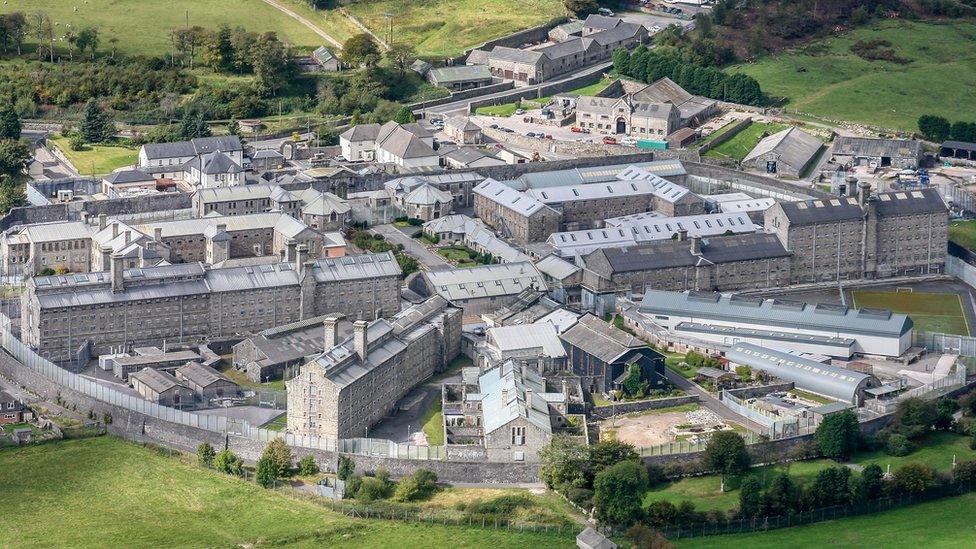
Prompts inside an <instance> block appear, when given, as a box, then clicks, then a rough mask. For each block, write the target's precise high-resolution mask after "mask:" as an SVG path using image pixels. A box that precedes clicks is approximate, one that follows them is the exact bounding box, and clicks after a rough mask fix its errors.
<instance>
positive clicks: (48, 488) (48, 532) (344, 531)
mask: <svg viewBox="0 0 976 549" xmlns="http://www.w3.org/2000/svg"><path fill="white" fill-rule="evenodd" d="M187 459H192V458H187ZM65 464H71V465H70V466H68V467H66V466H65ZM0 493H2V494H4V496H5V498H6V501H5V504H4V512H3V513H2V514H0V546H3V547H35V546H45V547H231V546H252V547H253V546H259V545H260V546H269V545H283V544H286V543H288V544H295V545H299V546H301V545H305V546H309V547H312V546H316V547H366V546H370V547H432V546H444V545H451V546H452V547H485V546H489V547H513V548H514V547H573V546H574V544H573V536H572V534H564V535H554V534H542V533H540V534H530V533H522V532H519V531H518V530H514V531H509V530H502V529H499V530H492V529H481V528H468V527H453V526H440V525H437V524H410V523H402V522H395V521H381V520H364V519H354V518H349V517H346V516H343V515H340V514H336V513H332V512H329V511H327V510H326V509H325V508H323V507H320V506H319V505H317V504H316V503H314V502H313V501H309V500H307V499H299V498H297V497H293V496H290V495H288V494H287V493H281V492H273V491H269V490H265V489H262V488H260V487H258V486H257V485H256V484H254V483H247V482H244V481H242V480H239V479H235V478H231V477H228V476H226V475H222V474H219V473H215V472H211V471H207V470H204V469H200V468H198V467H196V466H195V465H188V464H186V463H183V462H181V461H180V460H179V459H174V458H170V457H165V456H162V455H159V454H157V453H155V452H153V451H150V450H147V449H144V448H142V447H140V446H137V445H135V444H130V443H127V442H124V441H122V440H119V439H116V438H112V437H98V438H92V439H86V440H76V441H65V442H56V443H49V444H43V445H38V446H28V447H23V448H18V449H10V450H2V451H0Z"/></svg>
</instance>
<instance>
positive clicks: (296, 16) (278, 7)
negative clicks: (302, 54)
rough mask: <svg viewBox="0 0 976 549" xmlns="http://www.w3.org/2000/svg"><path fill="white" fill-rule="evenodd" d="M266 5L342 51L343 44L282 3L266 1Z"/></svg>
mask: <svg viewBox="0 0 976 549" xmlns="http://www.w3.org/2000/svg"><path fill="white" fill-rule="evenodd" d="M264 3H265V4H268V5H269V6H271V7H273V8H275V9H276V10H278V11H280V12H281V13H284V14H285V15H287V16H288V17H291V18H292V19H295V20H296V21H298V22H299V23H301V24H303V25H305V26H306V27H308V28H309V29H311V30H312V32H314V33H315V34H317V35H319V36H321V37H322V38H324V39H325V41H326V42H328V43H330V44H332V45H333V46H335V47H337V48H339V49H340V50H341V49H342V42H339V41H338V40H336V39H335V38H333V37H332V36H330V35H329V34H328V33H327V32H325V31H324V30H322V29H320V28H319V27H318V26H317V25H316V24H315V23H313V22H311V21H309V20H308V19H307V18H305V17H302V16H301V15H299V14H297V13H295V12H294V11H292V10H290V9H288V8H287V7H285V6H283V5H281V4H280V3H278V2H276V1H275V0H264Z"/></svg>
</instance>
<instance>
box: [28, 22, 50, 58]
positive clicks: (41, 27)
mask: <svg viewBox="0 0 976 549" xmlns="http://www.w3.org/2000/svg"><path fill="white" fill-rule="evenodd" d="M31 28H32V29H33V31H34V36H35V37H36V38H37V42H38V47H37V53H38V55H39V56H40V58H41V59H44V57H45V55H46V56H48V57H49V61H51V63H54V40H55V38H54V22H53V21H51V17H50V16H49V15H48V14H47V13H45V12H43V11H37V12H34V14H33V16H32V19H31ZM45 52H46V53H45Z"/></svg>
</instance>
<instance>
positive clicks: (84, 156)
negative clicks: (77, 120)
mask: <svg viewBox="0 0 976 549" xmlns="http://www.w3.org/2000/svg"><path fill="white" fill-rule="evenodd" d="M52 137H53V136H52ZM48 142H49V143H53V144H54V145H55V146H57V148H58V149H60V150H61V152H63V153H64V155H65V156H66V157H68V160H69V161H70V162H71V164H72V165H74V167H75V169H76V170H78V173H81V174H83V175H93V174H94V175H104V174H107V173H109V172H111V171H113V170H116V169H118V168H121V167H123V166H131V165H133V164H135V163H137V162H138V161H139V150H138V149H135V148H130V147H123V146H109V145H85V150H83V151H73V150H71V143H70V140H69V139H68V138H66V137H61V136H57V137H56V138H52V139H48Z"/></svg>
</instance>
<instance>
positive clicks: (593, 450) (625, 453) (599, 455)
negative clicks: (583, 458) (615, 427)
mask: <svg viewBox="0 0 976 549" xmlns="http://www.w3.org/2000/svg"><path fill="white" fill-rule="evenodd" d="M622 461H633V462H637V463H639V462H640V455H638V454H637V449H636V448H634V446H633V445H631V444H627V443H626V442H621V441H619V440H616V439H612V440H601V441H600V442H597V443H596V444H594V445H592V446H590V467H592V469H593V474H594V475H596V474H598V473H599V472H600V471H602V470H604V469H606V468H608V467H611V466H613V465H616V464H618V463H620V462H622Z"/></svg>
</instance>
